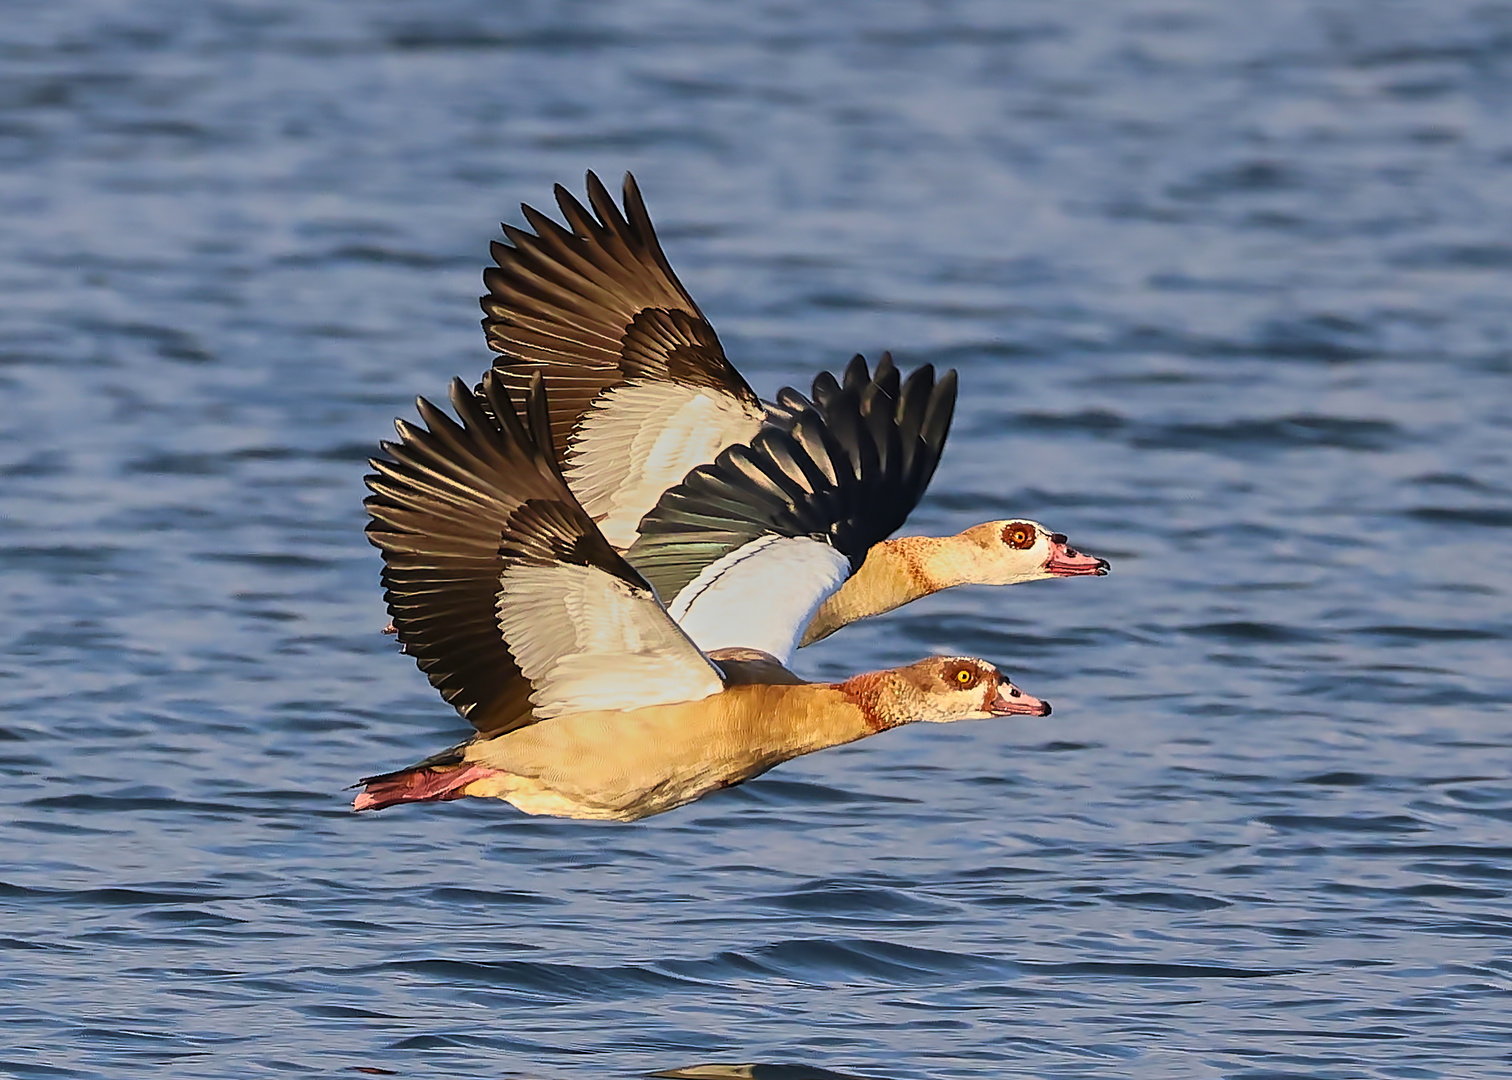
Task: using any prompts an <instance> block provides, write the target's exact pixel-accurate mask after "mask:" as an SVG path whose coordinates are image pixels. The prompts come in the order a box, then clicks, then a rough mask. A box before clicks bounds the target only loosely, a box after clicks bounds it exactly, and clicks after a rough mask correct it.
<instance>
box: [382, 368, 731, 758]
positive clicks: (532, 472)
mask: <svg viewBox="0 0 1512 1080" xmlns="http://www.w3.org/2000/svg"><path fill="white" fill-rule="evenodd" d="M451 402H452V406H453V408H454V409H455V410H456V412H457V416H458V417H459V419H460V420H461V423H460V424H459V423H457V422H456V421H454V420H452V419H451V418H450V417H448V416H447V415H446V414H445V413H444V412H442V411H441V410H440V409H438V408H436V407H435V406H433V405H431V404H430V403H429V402H427V401H425V400H424V399H421V400H420V401H419V403H418V404H419V409H420V415H421V418H422V420H424V422H425V425H426V426H425V427H424V428H419V427H415V426H413V425H411V424H407V423H404V422H403V421H400V422H399V423H398V424H397V425H396V426H397V429H398V431H399V439H400V441H399V442H398V443H384V444H383V449H384V450H385V451H386V452H387V453H388V455H389V456H390V458H391V459H392V460H382V459H378V460H374V461H373V463H372V464H373V467H374V469H375V470H377V471H376V474H375V475H371V476H369V477H368V478H367V483H368V487H369V488H370V489H371V490H372V492H373V494H372V495H371V496H370V497H369V498H368V499H367V500H366V503H365V505H366V506H367V508H368V513H369V514H370V515H371V517H372V521H371V522H370V524H369V525H368V537H369V539H370V540H371V541H372V542H373V543H374V544H375V545H376V546H377V547H378V548H380V549H381V550H382V552H383V560H384V571H383V583H384V587H385V597H386V599H387V601H388V605H389V612H390V614H391V615H392V616H393V620H394V626H395V629H396V630H397V631H398V634H399V639H400V641H401V642H403V644H404V648H405V651H406V652H408V653H410V654H411V655H413V656H414V657H415V659H416V662H417V663H418V664H419V666H420V669H421V670H422V671H424V672H425V674H426V676H427V678H429V679H430V681H431V684H432V685H433V686H435V687H436V689H437V690H439V691H440V692H441V695H442V697H444V698H445V699H446V700H447V701H448V702H450V703H451V704H452V705H453V706H454V707H455V708H456V709H457V711H458V712H460V713H461V714H462V715H463V716H464V717H466V718H467V719H468V721H469V722H470V723H472V724H473V726H474V727H476V728H477V729H478V731H479V732H480V733H481V734H484V735H499V734H503V733H504V732H506V731H510V730H513V729H514V728H516V727H520V726H523V725H525V724H529V723H531V722H533V721H534V720H538V719H544V718H546V717H547V716H554V715H557V714H558V713H560V712H563V711H569V710H572V709H577V708H588V707H592V708H633V707H636V705H638V704H650V703H653V702H651V701H650V700H649V698H651V697H655V696H656V695H658V694H659V695H661V699H662V700H674V701H681V700H694V699H696V698H700V697H705V696H707V695H708V694H710V693H715V692H718V690H719V689H720V688H721V687H722V685H723V684H722V682H721V680H720V678H719V673H718V671H717V669H716V668H714V666H713V665H712V664H711V663H710V662H709V661H708V659H707V658H706V657H704V656H703V655H702V654H701V653H700V652H699V651H698V649H697V648H696V647H695V646H694V645H693V644H692V643H691V642H690V641H688V639H687V637H686V635H684V634H682V632H681V631H679V630H678V629H677V627H676V626H675V625H674V624H673V623H672V622H671V620H670V619H668V618H667V616H666V614H665V613H664V612H663V611H662V609H661V606H660V604H659V603H658V602H657V600H656V597H655V594H654V593H653V591H652V590H651V588H650V586H649V585H648V584H647V583H646V582H645V580H644V579H643V578H642V577H641V576H640V575H639V574H637V573H636V572H635V570H633V569H632V568H631V567H630V566H629V565H628V564H626V563H625V561H624V560H623V559H622V558H620V556H619V555H617V554H616V553H615V552H614V550H613V549H612V548H611V547H610V546H609V544H608V543H607V542H605V540H604V539H603V537H602V536H601V535H600V534H599V532H598V530H597V529H596V528H595V527H594V525H593V522H592V521H591V520H590V519H589V518H588V517H587V515H586V514H584V513H583V510H582V508H581V507H580V506H579V505H578V504H577V502H576V501H575V500H574V499H573V498H572V495H571V493H570V492H569V491H568V490H567V486H566V483H565V482H564V480H563V479H562V475H561V472H560V470H559V468H558V465H557V462H556V459H555V455H554V452H553V450H552V446H551V438H550V418H549V413H548V399H547V396H546V392H545V390H544V388H543V387H542V385H541V382H540V380H539V379H537V380H535V381H534V383H533V384H532V386H531V387H530V388H529V390H528V391H527V394H526V402H527V412H528V425H529V426H528V428H527V427H526V426H525V424H522V422H521V420H520V418H519V416H518V415H517V413H516V412H515V408H514V405H513V403H512V402H511V400H510V397H509V394H508V393H507V392H506V391H505V388H504V387H503V385H502V384H501V382H500V381H499V380H498V379H497V378H495V377H494V376H493V375H492V374H490V375H486V376H485V377H484V380H483V384H482V386H481V387H480V388H479V389H478V391H477V392H476V395H475V394H473V393H469V392H468V390H467V387H466V386H465V385H464V384H463V383H462V382H461V380H453V382H452V387H451ZM548 592H549V593H550V594H551V596H552V597H553V598H554V599H551V600H550V602H548V601H547V599H544V597H545V596H546V593H548ZM553 604H556V605H558V606H559V607H562V608H563V610H560V611H558V610H555V609H553V607H552V605H553ZM517 606H518V610H516V607H517ZM637 658H639V661H640V667H637ZM652 669H654V678H652V677H647V676H646V675H645V672H647V671H650V670H652ZM596 671H597V672H603V673H606V676H607V677H605V678H598V677H596V675H595V672H596ZM634 672H640V673H641V674H640V675H639V676H637V678H638V681H637V679H630V681H631V682H632V683H634V685H633V686H631V687H630V688H629V690H628V692H625V690H624V683H625V680H626V679H627V678H629V673H634ZM648 687H654V689H648ZM588 702H592V704H591V705H590V704H587V703H588Z"/></svg>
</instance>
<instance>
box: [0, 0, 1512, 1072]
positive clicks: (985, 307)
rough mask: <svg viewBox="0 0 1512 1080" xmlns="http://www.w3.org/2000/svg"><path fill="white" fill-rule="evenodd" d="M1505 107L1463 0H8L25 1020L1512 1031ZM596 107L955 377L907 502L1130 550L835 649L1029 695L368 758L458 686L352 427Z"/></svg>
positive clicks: (12, 864)
mask: <svg viewBox="0 0 1512 1080" xmlns="http://www.w3.org/2000/svg"><path fill="white" fill-rule="evenodd" d="M1509 109H1512V7H1509V6H1508V5H1506V4H1502V3H1469V2H1459V0H1444V2H1441V3H1436V4H1434V5H1431V6H1430V5H1410V4H1395V3H1380V2H1366V0H1356V2H1350V0H1339V2H1334V3H1327V4H1305V3H1300V2H1295V3H1294V2H1278V3H1269V4H1265V5H1253V4H1244V3H1238V2H1228V3H1216V4H1215V3H1208V2H1201V3H1199V2H1195V0H1191V2H1182V0H1170V2H1163V3H1136V4H1127V3H1111V2H1100V0H1099V2H1089V3H1083V4H1077V5H1062V4H1052V3H1023V4H1015V5H1005V4H998V3H986V2H982V3H975V4H973V3H942V4H934V5H911V4H889V3H875V4H866V5H852V4H838V5H811V6H809V7H801V6H794V5H788V4H782V3H763V4H751V5H699V4H689V3H678V2H669V3H659V4H649V5H648V4H640V5H611V4H603V3H589V2H582V3H570V4H550V5H548V4H529V3H510V4H488V3H481V2H476V0H456V2H449V3H446V4H439V5H437V4H425V3H420V2H418V0H387V2H364V3H356V2H339V3H326V4H319V5H295V4H278V3H260V4H254V3H235V2H231V0H211V2H202V3H194V4H191V3H187V2H184V0H158V2H149V3H141V4H130V5H125V4H113V3H108V2H105V0H79V2H77V3H72V4H56V5H53V4H49V5H43V4H30V5H26V4H22V5H11V7H10V8H9V9H8V10H7V15H6V18H5V20H4V25H3V28H0V215H3V220H4V221H5V228H4V229H3V230H0V400H3V402H4V404H5V406H6V407H5V408H4V409H3V411H0V568H3V574H0V598H3V601H0V602H3V611H4V613H5V616H6V617H5V619H4V621H3V627H0V636H3V641H4V648H3V650H0V695H3V701H4V703H5V706H6V708H5V713H4V716H3V718H0V767H3V770H4V776H5V778H6V783H5V800H6V802H7V804H8V808H7V811H6V820H7V821H8V822H9V824H8V825H7V827H6V828H5V829H4V831H3V832H0V866H3V870H0V915H3V921H0V945H3V946H4V951H3V958H0V989H3V993H0V1021H3V1032H4V1034H3V1036H0V1048H3V1049H0V1072H4V1073H7V1074H13V1075H16V1076H20V1077H28V1078H30V1077H37V1078H41V1077H80V1078H102V1080H106V1078H108V1080H115V1078H118V1077H123V1076H132V1075H144V1074H146V1073H148V1072H149V1071H150V1072H152V1073H153V1075H160V1076H182V1077H192V1078H203V1077H235V1078H237V1080H247V1078H249V1077H257V1076H274V1075H297V1076H352V1075H361V1074H359V1073H354V1072H353V1071H352V1070H354V1069H369V1070H376V1069H385V1070H389V1071H391V1072H393V1073H396V1074H398V1075H402V1076H437V1077H443V1076H512V1077H526V1076H529V1077H561V1078H567V1077H577V1076H584V1077H588V1076H592V1077H629V1076H635V1075H640V1074H644V1073H646V1072H650V1071H654V1070H679V1069H682V1070H693V1071H692V1072H689V1073H687V1075H704V1076H715V1075H720V1073H719V1072H718V1070H716V1071H713V1072H710V1071H708V1070H704V1071H703V1072H702V1073H700V1072H698V1071H697V1069H696V1067H697V1066H703V1065H709V1064H724V1065H733V1064H736V1063H746V1064H751V1065H757V1066H760V1067H759V1068H756V1069H747V1070H745V1073H746V1074H749V1075H754V1076H757V1077H763V1078H773V1080H797V1078H798V1077H799V1076H800V1075H815V1076H823V1075H830V1074H834V1073H840V1074H849V1075H857V1076H869V1077H888V1078H892V1080H913V1078H941V1080H945V1078H966V1077H993V1078H998V1077H1005V1076H1035V1077H1063V1076H1064V1077H1071V1076H1074V1077H1118V1078H1151V1080H1154V1078H1160V1080H1184V1078H1207V1077H1225V1078H1236V1080H1238V1078H1245V1080H1259V1078H1262V1077H1265V1078H1271V1077H1293V1076H1295V1077H1304V1076H1305V1077H1320V1078H1355V1077H1371V1078H1375V1077H1380V1078H1419V1077H1445V1078H1453V1080H1467V1078H1473V1077H1482V1076H1484V1077H1499V1076H1506V1075H1508V1074H1509V1072H1512V1052H1509V1050H1508V1047H1509V1046H1512V1021H1509V1019H1508V1018H1509V1016H1512V995H1509V987H1512V953H1509V948H1508V942H1509V935H1512V899H1509V890H1512V829H1509V823H1512V779H1509V761H1512V757H1509V751H1512V730H1509V728H1512V725H1509V720H1512V714H1509V709H1508V706H1507V702H1508V699H1509V695H1512V661H1509V659H1508V658H1509V655H1512V652H1509V639H1512V615H1509V610H1512V560H1509V558H1508V555H1509V550H1508V535H1509V533H1508V530H1509V527H1512V479H1509V477H1512V436H1509V430H1512V423H1509V422H1512V331H1509V328H1512V323H1509V316H1508V310H1509V309H1508V302H1507V297H1508V295H1509V292H1512V127H1509V126H1508V124H1507V123H1506V117H1507V115H1508V112H1509ZM590 167H591V168H595V169H597V170H599V171H600V172H601V173H602V174H604V175H606V176H609V177H617V176H618V174H619V173H620V172H621V171H622V170H624V169H626V168H629V169H633V170H634V171H635V172H636V174H637V176H638V177H639V179H640V181H641V184H642V186H643V188H644V190H645V191H646V193H647V197H648V200H649V201H650V204H651V209H652V212H653V214H654V215H655V216H656V218H657V220H658V221H659V222H660V223H661V226H662V230H663V240H664V243H665V245H666V247H667V249H668V251H669V253H670V255H671V258H672V259H673V261H674V263H675V264H676V266H677V267H678V269H679V271H680V273H681V275H682V277H683V279H684V280H685V282H686V284H687V285H688V286H689V288H690V289H691V290H692V291H693V292H694V294H695V295H696V296H697V297H698V299H699V301H700V303H701V305H702V306H703V308H704V310H705V311H706V312H707V313H708V315H709V316H710V317H711V318H712V319H713V321H714V322H715V325H716V326H717V327H718V329H719V331H720V333H721V335H722V337H723V340H724V343H725V346H726V349H727V351H728V352H729V353H730V355H731V357H732V358H733V359H734V360H735V361H736V363H737V364H738V365H740V367H741V368H742V370H743V371H744V372H745V373H746V374H747V376H748V377H749V378H750V379H751V381H752V382H753V384H754V385H756V387H757V388H758V389H759V390H761V391H762V392H764V393H768V394H770V393H772V392H774V391H775V390H776V389H777V387H778V386H780V385H782V384H783V383H789V382H798V383H801V382H803V381H805V380H806V379H807V378H808V377H810V376H811V374H812V373H813V372H814V371H815V370H817V369H819V368H821V367H826V366H828V367H832V368H833V367H836V366H838V365H841V364H843V363H844V362H845V360H846V359H848V358H849V356H850V354H851V353H852V352H854V351H857V350H860V351H864V352H866V353H868V354H869V355H872V356H875V355H876V354H877V353H879V352H880V351H881V350H882V349H884V348H891V349H893V350H894V351H895V353H896V354H897V355H898V356H899V358H900V360H901V361H902V362H903V363H904V364H905V366H911V365H913V364H917V363H922V362H926V361H927V362H932V363H935V364H937V365H942V366H953V367H956V368H958V369H959V370H960V372H961V376H962V385H963V388H964V393H963V396H962V403H961V408H960V410H959V412H958V415H957V422H956V427H955V430H954V433H953V435H952V437H951V442H950V445H949V448H948V451H947V455H946V459H945V465H944V467H943V468H942V469H941V472H940V474H939V476H938V477H937V479H936V482H935V484H934V486H933V488H932V490H931V492H930V495H929V497H928V499H927V500H926V503H925V504H924V505H923V506H922V507H921V508H920V511H919V513H918V514H917V516H916V519H915V521H914V522H913V523H912V524H913V526H915V527H916V528H917V529H918V530H919V531H921V532H947V531H953V530H956V529H959V528H963V527H965V526H967V525H970V524H973V523H975V522H977V521H979V520H982V519H985V518H993V517H999V516H1004V515H1008V514H1015V515H1020V514H1022V515H1029V516H1033V517H1036V518H1038V519H1040V520H1042V521H1044V522H1046V523H1047V524H1049V525H1051V526H1053V527H1054V528H1056V529H1059V530H1061V531H1064V532H1067V533H1069V534H1070V535H1071V536H1072V538H1073V541H1074V542H1075V543H1077V544H1078V545H1079V546H1082V547H1085V548H1086V549H1088V550H1091V551H1095V552H1096V553H1098V554H1101V555H1105V556H1107V557H1108V558H1110V559H1111V560H1113V562H1114V566H1115V569H1114V573H1113V575H1112V576H1110V577H1108V578H1106V579H1103V580H1084V581H1070V582H1045V583H1039V584H1035V585H1029V586H1024V587H1020V588H1015V589H1012V590H1007V591H1004V590H998V591H993V590H987V589H974V590H958V591H955V592H952V593H949V594H945V595H941V596H937V597H934V598H931V599H930V600H927V601H924V602H921V603H918V604H915V605H913V606H912V607H911V608H909V609H908V610H906V611H903V612H899V613H897V614H896V615H895V616H893V617H891V618H888V619H885V620H879V621H874V622H872V623H869V624H865V625H861V626H857V627H853V628H851V629H850V630H848V631H847V632H846V633H844V634H840V635H837V636H835V637H834V638H831V639H830V640H828V641H826V642H824V643H823V644H822V645H820V646H818V647H816V648H814V649H812V650H809V651H808V652H806V653H805V654H804V655H803V656H802V658H801V668H802V670H803V671H804V673H806V674H808V675H811V676H816V677H833V676H838V675H841V674H845V673H849V672H852V671H856V670H860V669H866V668H873V667H880V666H885V665H890V664H893V663H899V662H906V661H909V660H912V659H914V658H917V657H918V656H921V655H926V654H931V653H955V652H964V653H973V654H979V655H983V656H986V657H988V658H990V659H993V660H995V661H998V662H1000V663H1002V664H1003V665H1004V666H1005V667H1006V668H1007V669H1008V670H1009V671H1010V672H1011V673H1012V674H1013V676H1014V677H1015V678H1016V679H1017V680H1018V681H1019V682H1020V684H1021V685H1022V686H1024V688H1025V689H1026V690H1028V691H1029V692H1030V693H1034V694H1038V695H1042V696H1045V697H1048V698H1050V699H1052V700H1053V701H1054V703H1055V707H1056V708H1055V714H1054V716H1053V717H1052V718H1050V719H1048V720H1045V721H1037V720H1015V721H1012V722H1003V723H982V724H972V725H957V726H953V727H949V728H938V727H934V726H923V725H921V726H919V727H915V728H909V729H904V730H899V731H895V732H892V733H889V734H887V735H885V736H882V737H879V738H876V739H871V740H867V741H866V742H864V743H861V744H859V745H854V746H850V747H846V748H843V749H841V750H838V751H834V752H831V753H826V754H822V755H818V756H815V757H812V758H809V759H805V760H802V761H799V762H795V763H792V764H790V765H787V766H784V767H783V768H781V769H779V770H777V771H775V772H773V773H771V774H769V775H768V776H767V777H765V778H763V779H761V780H759V781H756V782H754V783H751V784H749V785H747V786H745V787H743V788H740V789H736V790H732V791H729V792H725V793H722V794H720V795H718V796H716V797H712V798H710V799H708V800H706V801H704V802H701V803H699V804H697V805H694V806H692V807H688V808H685V809H683V810H680V811H678V812H675V813H672V814H668V815H666V816H663V817H660V818H656V819H653V820H651V821H647V822H645V823H642V824H638V825H634V826H617V825H597V824H584V823H576V822H564V821H552V820H537V819H532V818H528V817H525V816H523V815H520V814H518V813H516V812H514V811H513V810H511V809H510V808H509V807H507V806H503V805H499V804H487V805H485V804H483V803H481V802H472V801H469V802H467V803H456V804H451V805H448V806H441V807H434V806H432V807H425V806H422V807H412V808H400V809H397V810H392V811H388V812H385V813H382V814H375V815H363V816H361V817H357V816H353V815H352V814H350V813H349V812H348V811H347V809H346V800H347V799H348V798H349V793H346V792H344V791H343V790H342V789H343V788H344V787H345V786H346V785H347V784H349V783H351V782H352V781H353V780H355V779H356V778H357V777H358V776H361V775H364V774H367V773H370V772H373V771H376V770H380V769H383V768H387V767H393V766H398V765H402V764H405V763H407V762H409V761H412V760H414V759H416V758H418V757H420V756H422V755H424V754H426V753H429V752H431V751H433V750H435V749H437V748H439V747H441V746H443V745H445V744H446V742H447V741H448V740H450V739H453V738H456V737H458V736H459V735H460V734H461V733H462V732H461V729H460V727H459V725H458V722H457V720H456V718H455V716H454V715H452V714H451V713H450V712H449V710H447V709H446V708H445V707H444V706H443V704H442V703H441V702H440V701H439V699H438V698H437V697H436V696H435V695H434V694H433V693H432V692H431V691H430V689H429V688H428V686H427V685H426V684H425V682H424V679H423V678H422V677H421V676H420V675H419V674H418V673H417V672H416V671H415V670H414V668H413V666H412V665H411V664H410V663H409V662H408V661H407V660H406V659H405V658H404V657H402V656H399V655H396V654H395V652H394V649H393V646H392V642H391V641H390V640H389V639H386V638H384V637H383V636H382V635H381V634H380V633H378V629H379V627H381V626H382V625H383V623H384V621H385V613H384V612H383V610H382V606H381V601H380V595H379V589H378V586H377V572H378V559H377V556H376V553H375V552H374V551H373V550H372V549H371V548H369V547H368V546H367V544H366V543H365V541H364V539H363V536H362V525H363V522H364V517H363V513H362V509H361V497H362V494H363V490H362V483H361V478H362V475H363V472H364V471H365V467H364V464H363V461H364V458H365V457H366V456H367V455H368V454H369V453H370V452H371V451H372V449H373V447H374V444H375V442H376V440H377V439H378V438H380V437H383V436H384V435H385V434H386V432H387V431H389V430H390V428H389V424H390V422H391V419H392V417H394V416H395V415H398V414H405V415H409V414H410V409H411V405H410V401H411V399H412V398H413V396H414V395H415V394H417V393H424V394H429V395H441V394H442V393H444V388H445V384H446V380H447V379H449V378H450V377H451V376H452V375H453V374H462V375H464V376H466V377H469V378H471V377H473V376H475V375H476V374H477V373H478V372H479V371H481V369H482V367H483V366H484V364H485V363H486V362H487V354H486V350H485V349H484V348H483V346H482V338H481V334H480V332H479V330H478V328H477V323H476V320H477V318H478V314H479V313H478V311H477V309H476V306H475V303H474V297H475V296H476V295H477V292H478V288H479V278H478V274H479V270H480V267H481V265H482V263H483V261H484V259H485V258H486V246H487V242H488V240H489V239H491V238H492V237H494V236H495V235H496V228H495V225H496V223H497V222H498V221H499V220H501V219H508V220H510V221H512V222H518V221H519V216H518V213H517V211H516V210H515V209H514V206H515V204H516V203H517V202H518V201H520V200H522V199H524V200H527V201H530V202H532V203H534V204H536V205H545V204H549V190H550V184H551V183H553V182H556V181H563V182H566V183H568V184H569V185H570V186H572V187H574V188H580V185H581V177H582V173H583V170H584V169H586V168H590ZM783 1065H803V1066H808V1067H811V1068H812V1069H825V1070H829V1071H830V1074H825V1073H817V1072H816V1073H806V1072H803V1071H802V1070H800V1071H799V1072H793V1071H787V1072H784V1071H782V1070H780V1069H777V1070H776V1071H774V1069H775V1067H777V1066H783ZM724 1075H740V1072H739V1071H738V1070H737V1071H735V1072H731V1071H730V1070H729V1069H726V1070H725V1071H724Z"/></svg>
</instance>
